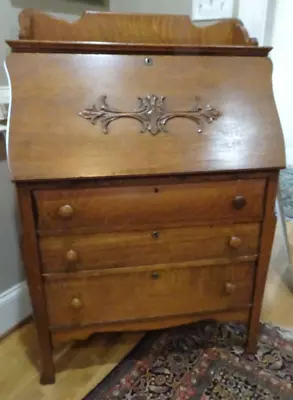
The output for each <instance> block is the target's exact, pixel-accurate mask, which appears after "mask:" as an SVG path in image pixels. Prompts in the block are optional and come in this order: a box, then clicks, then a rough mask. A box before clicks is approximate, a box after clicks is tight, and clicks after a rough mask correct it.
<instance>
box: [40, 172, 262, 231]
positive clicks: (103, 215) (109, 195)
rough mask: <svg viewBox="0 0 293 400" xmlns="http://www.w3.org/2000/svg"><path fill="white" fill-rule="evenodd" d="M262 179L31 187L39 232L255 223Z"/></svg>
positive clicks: (259, 211)
mask: <svg viewBox="0 0 293 400" xmlns="http://www.w3.org/2000/svg"><path fill="white" fill-rule="evenodd" d="M264 188H265V179H251V180H235V181H214V182H213V181H212V182H204V183H180V184H179V183H178V184H162V185H159V186H152V185H135V186H127V187H123V186H122V187H100V188H92V189H68V190H37V191H35V192H34V194H35V198H36V203H37V211H38V226H39V229H42V230H54V229H55V230H56V229H61V230H68V229H72V228H78V229H80V228H81V227H93V228H94V230H95V231H96V232H105V231H127V230H134V229H159V228H162V227H168V226H170V227H171V226H186V225H195V224H196V225H202V224H203V223H206V222H214V221H215V220H219V221H223V220H229V221H239V222H240V221H259V220H261V219H262V214H263V201H264Z"/></svg>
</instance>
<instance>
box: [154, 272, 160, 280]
mask: <svg viewBox="0 0 293 400" xmlns="http://www.w3.org/2000/svg"><path fill="white" fill-rule="evenodd" d="M152 278H153V279H154V280H156V279H159V278H160V275H159V273H158V272H153V273H152Z"/></svg>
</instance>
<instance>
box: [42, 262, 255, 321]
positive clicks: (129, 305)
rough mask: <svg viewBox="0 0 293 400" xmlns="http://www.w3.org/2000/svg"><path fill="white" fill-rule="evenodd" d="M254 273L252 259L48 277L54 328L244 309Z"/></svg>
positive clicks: (249, 296)
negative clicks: (201, 265) (219, 264)
mask: <svg viewBox="0 0 293 400" xmlns="http://www.w3.org/2000/svg"><path fill="white" fill-rule="evenodd" d="M253 277H254V264H248V263H247V264H238V265H227V266H211V267H182V268H168V269H166V268H162V267H161V268H158V269H156V268H155V267H141V268H121V269H115V270H104V271H99V272H95V273H88V274H82V273H77V274H75V275H74V277H70V278H64V275H62V276H60V275H51V276H50V275H49V276H47V277H46V278H45V279H46V283H45V288H46V295H47V302H48V313H49V321H50V325H51V327H54V328H62V327H64V328H65V327H73V326H87V325H92V324H99V323H104V322H120V321H121V322H122V321H133V320H145V319H148V318H156V317H163V316H177V315H187V314H192V313H204V312H212V311H223V310H233V309H234V310H235V309H240V308H245V307H248V306H249V305H250V303H251V298H252V288H253ZM62 278H63V279H62Z"/></svg>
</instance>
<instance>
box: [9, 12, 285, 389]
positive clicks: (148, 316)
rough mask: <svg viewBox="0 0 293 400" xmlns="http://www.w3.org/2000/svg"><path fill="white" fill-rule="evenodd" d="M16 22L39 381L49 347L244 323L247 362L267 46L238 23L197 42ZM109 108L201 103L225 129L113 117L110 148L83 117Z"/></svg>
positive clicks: (279, 151)
mask: <svg viewBox="0 0 293 400" xmlns="http://www.w3.org/2000/svg"><path fill="white" fill-rule="evenodd" d="M20 24H21V32H20V37H21V38H23V39H24V38H26V39H27V40H23V39H22V40H19V41H9V45H10V46H11V49H12V51H13V53H12V54H11V55H10V56H9V57H8V61H7V67H8V72H9V78H10V81H11V88H12V105H11V114H10V115H11V118H10V124H9V125H10V129H9V149H8V150H9V154H8V160H9V164H10V168H11V177H12V180H14V181H15V182H16V186H17V188H18V190H19V191H20V192H22V195H21V196H20V197H19V199H20V208H21V209H22V210H24V211H22V214H23V225H24V232H25V233H26V234H27V237H26V243H27V245H26V246H24V248H23V255H24V261H25V267H26V270H27V276H28V280H29V286H30V289H31V296H32V302H33V305H34V313H35V320H36V325H37V328H38V333H39V342H40V345H41V346H40V347H41V358H42V372H41V376H42V383H51V382H53V381H54V378H55V374H54V365H53V358H52V349H51V343H52V342H54V343H58V342H60V341H65V340H72V339H76V338H78V339H80V338H84V337H86V336H87V335H89V334H91V333H94V332H103V331H127V330H130V331H134V330H141V329H161V328H166V327H169V326H175V325H179V324H187V323H191V322H194V321H197V320H202V319H205V318H214V319H218V320H221V321H229V320H241V321H245V322H246V323H247V324H248V341H247V350H248V351H249V352H253V351H255V350H256V345H257V339H258V322H259V310H260V305H261V301H262V295H263V287H264V283H265V278H266V270H267V265H268V261H269V254H270V249H271V245H272V233H273V228H274V224H273V222H274V216H273V208H274V201H275V191H276V183H277V176H278V171H279V169H280V168H282V167H284V166H285V157H284V154H285V153H284V142H283V137H282V134H281V126H280V122H279V118H278V114H277V111H276V106H275V102H274V98H273V92H272V80H271V78H272V67H271V62H270V61H269V59H268V58H267V56H268V53H269V51H270V50H271V48H268V47H258V46H256V41H255V40H253V39H250V38H249V37H248V35H247V32H246V31H245V29H244V28H243V26H242V25H241V24H240V23H239V22H238V21H235V20H230V21H222V22H219V23H217V24H216V25H215V26H212V27H205V28H202V29H198V28H195V27H192V25H191V24H190V21H189V20H188V19H186V17H171V16H137V15H136V16H135V15H126V16H125V15H123V16H117V15H112V16H111V14H108V15H103V14H96V13H93V14H89V13H87V14H85V15H84V16H83V17H82V18H81V19H80V20H78V21H76V22H74V23H72V24H70V23H68V22H65V21H58V20H56V19H55V18H52V17H49V16H46V15H44V14H42V13H39V12H36V11H24V12H23V13H22V14H21V17H20ZM122 25H123V29H121V26H122ZM118 32H119V37H118ZM44 38H46V40H44ZM54 38H55V39H56V38H58V39H63V40H61V41H56V40H54ZM76 38H77V39H78V41H76V40H73V39H76ZM122 38H123V40H125V41H127V43H121V40H122ZM130 38H132V40H130ZM110 39H111V41H112V43H110V42H109V40H110ZM97 40H99V42H97ZM101 40H102V41H103V42H101ZM239 44H240V45H239ZM146 58H148V59H151V61H150V62H149V61H148V62H146ZM20 66H21V68H20ZM102 94H104V95H107V96H108V103H109V107H112V108H114V109H117V110H118V111H114V113H116V112H119V110H120V111H122V112H127V113H129V112H130V113H131V112H136V111H135V110H136V108H137V106H138V102H137V99H138V97H145V96H148V95H156V96H165V112H166V113H171V114H170V115H171V116H172V115H173V116H174V113H175V114H176V115H178V114H180V113H182V112H184V113H186V112H188V111H190V112H191V113H192V114H193V113H194V110H195V109H196V107H197V104H198V103H200V105H201V107H203V109H205V107H207V105H208V104H209V105H211V106H212V107H214V108H215V109H216V110H217V111H218V112H220V113H221V115H220V114H218V117H219V118H218V119H217V120H214V121H210V122H211V123H208V121H204V125H203V126H202V133H200V134H199V132H198V129H199V125H198V124H197V123H198V119H196V118H194V119H193V120H188V119H186V118H182V117H180V118H176V119H171V120H170V121H169V122H168V123H167V124H165V128H166V130H167V132H160V133H159V134H158V135H157V136H152V135H151V134H150V133H144V134H142V133H140V129H141V124H140V123H139V122H138V121H136V120H133V119H123V120H122V119H119V120H117V119H116V120H115V118H114V121H112V122H111V124H110V126H109V133H108V135H105V134H104V133H103V131H102V127H101V124H100V121H98V122H97V124H96V125H95V126H94V125H92V124H91V123H90V121H89V120H86V119H84V118H81V116H80V115H79V113H80V112H81V111H82V110H84V109H85V108H87V107H93V105H94V104H95V102H96V100H97V98H98V97H99V96H101V95H102ZM106 108H107V107H106ZM104 111H105V110H103V112H104ZM107 112H108V111H107ZM128 115H129V114H128ZM151 115H152V114H151ZM184 115H185V116H186V114H184ZM115 116H116V114H115ZM148 116H150V114H148ZM148 116H145V117H146V118H148ZM201 117H203V116H202V114H201ZM154 122H156V121H155V120H154V118H153V120H152V124H153V123H154ZM226 234H227V236H226ZM75 245H76V246H78V247H77V248H76V249H75V248H73V247H74V246H75ZM40 255H41V256H42V259H40ZM62 257H64V258H62ZM172 257H173V258H172ZM103 258H104V260H103ZM65 259H66V262H67V263H68V262H69V263H70V267H69V269H66V268H65V264H64V260H65ZM174 261H176V262H174ZM78 262H79V263H80V264H78ZM76 263H77V264H76ZM74 264H75V265H74ZM122 264H123V265H122ZM48 315H49V320H48Z"/></svg>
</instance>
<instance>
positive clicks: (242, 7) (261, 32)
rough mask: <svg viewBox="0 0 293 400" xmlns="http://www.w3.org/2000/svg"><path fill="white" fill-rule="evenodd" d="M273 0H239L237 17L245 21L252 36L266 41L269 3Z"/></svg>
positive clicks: (262, 41)
mask: <svg viewBox="0 0 293 400" xmlns="http://www.w3.org/2000/svg"><path fill="white" fill-rule="evenodd" d="M269 2H271V0H238V4H237V8H238V11H237V14H238V15H237V17H238V18H239V19H240V20H241V21H242V22H243V23H244V25H245V27H246V29H247V30H248V32H249V36H250V37H256V38H257V39H258V40H259V43H260V44H263V43H264V40H265V30H266V21H267V10H268V4H269Z"/></svg>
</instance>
